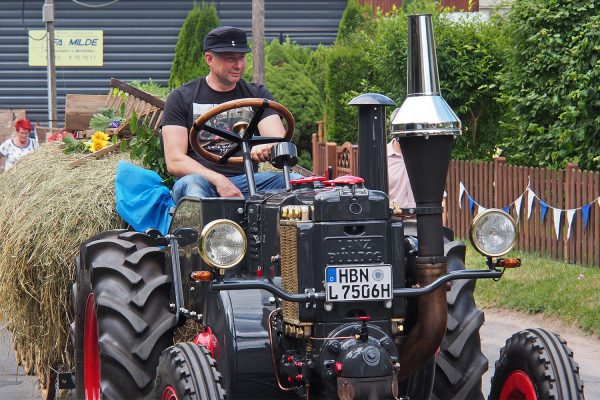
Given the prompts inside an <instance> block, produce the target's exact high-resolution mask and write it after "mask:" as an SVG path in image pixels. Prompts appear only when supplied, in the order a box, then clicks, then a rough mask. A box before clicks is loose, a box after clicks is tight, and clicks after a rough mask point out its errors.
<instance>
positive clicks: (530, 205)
mask: <svg viewBox="0 0 600 400" xmlns="http://www.w3.org/2000/svg"><path fill="white" fill-rule="evenodd" d="M534 199H535V193H533V190H531V189H527V220H528V221H529V217H531V209H532V208H533V200H534Z"/></svg>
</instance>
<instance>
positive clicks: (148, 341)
mask: <svg viewBox="0 0 600 400" xmlns="http://www.w3.org/2000/svg"><path fill="white" fill-rule="evenodd" d="M153 244H154V241H153V239H152V238H151V237H149V236H147V235H144V234H141V233H137V232H126V231H122V230H118V231H110V232H105V233H102V234H100V235H98V236H96V237H94V238H92V239H90V240H88V241H86V242H85V243H83V244H82V245H81V248H80V255H79V268H78V271H77V276H76V282H75V285H74V289H73V292H74V293H75V301H74V314H75V327H74V342H75V374H76V381H75V384H76V396H77V398H78V399H85V398H86V390H85V389H86V388H85V385H86V384H85V377H86V376H87V377H88V378H89V377H91V376H92V373H93V372H97V373H98V375H99V379H98V380H99V391H100V394H101V396H102V398H105V399H143V398H151V396H152V393H153V386H154V375H155V373H156V367H157V366H158V359H159V357H160V354H161V353H162V351H163V350H164V349H166V348H167V347H169V346H171V345H172V344H173V332H174V327H175V315H174V314H173V313H171V312H170V311H169V295H170V290H171V279H170V277H169V276H168V275H167V271H166V270H165V254H164V251H163V250H162V249H160V248H159V247H154V246H153ZM88 300H89V302H88ZM86 315H87V316H88V323H87V326H86ZM93 320H95V321H96V324H97V332H95V331H94V329H92V328H91V327H93V324H92V323H90V321H93ZM86 329H87V331H86ZM94 332H95V333H96V334H97V336H96V337H94ZM84 334H87V335H89V336H88V344H90V343H93V342H95V340H96V338H97V341H98V352H96V348H95V346H94V345H93V344H92V345H91V348H92V351H88V355H87V357H88V361H89V360H90V358H89V357H90V355H93V354H96V356H97V357H98V359H99V366H98V367H93V363H89V364H88V366H86V365H84V359H85V356H86V355H85V348H84V343H85V341H84ZM90 337H91V338H92V339H90ZM98 380H96V381H95V382H98ZM92 381H94V380H92ZM93 386H97V384H94V383H92V384H91V385H90V384H88V388H89V387H93Z"/></svg>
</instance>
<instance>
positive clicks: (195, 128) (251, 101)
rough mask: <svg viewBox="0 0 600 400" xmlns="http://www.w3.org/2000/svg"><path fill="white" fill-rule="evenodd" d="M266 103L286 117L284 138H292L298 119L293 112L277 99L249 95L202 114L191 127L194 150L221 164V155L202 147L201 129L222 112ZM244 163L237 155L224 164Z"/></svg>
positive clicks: (191, 140)
mask: <svg viewBox="0 0 600 400" xmlns="http://www.w3.org/2000/svg"><path fill="white" fill-rule="evenodd" d="M264 104H267V105H268V108H270V109H271V110H274V111H275V112H277V113H278V114H279V115H280V116H282V117H283V119H285V121H286V122H287V129H286V131H285V134H284V135H283V139H286V140H287V141H289V140H291V139H292V136H293V135H294V129H295V127H296V121H295V120H294V116H293V115H292V113H291V112H290V111H289V110H288V109H287V108H285V107H284V106H282V105H281V104H279V103H277V102H276V101H273V100H268V99H261V98H256V97H249V98H245V99H237V100H231V101H228V102H225V103H222V104H219V105H218V106H216V107H214V108H212V109H210V110H208V111H207V112H205V113H204V114H202V115H200V116H199V117H198V118H197V119H196V122H194V125H192V127H191V129H190V134H189V140H190V145H191V146H192V150H194V152H196V154H198V155H199V156H200V157H202V158H204V159H206V160H208V161H211V162H213V163H216V164H220V159H221V157H220V156H218V155H216V154H213V153H211V152H209V151H208V150H206V149H204V147H202V146H201V145H200V141H199V140H198V138H199V134H200V131H201V130H202V127H203V126H204V125H205V124H206V123H207V122H208V121H209V120H210V119H211V118H213V117H215V116H217V115H219V114H221V113H222V112H225V111H229V110H233V109H235V108H241V107H262V106H263V105H264ZM243 163H244V159H243V157H241V156H236V157H231V158H229V160H227V162H226V163H224V164H225V165H227V164H229V165H242V164H243Z"/></svg>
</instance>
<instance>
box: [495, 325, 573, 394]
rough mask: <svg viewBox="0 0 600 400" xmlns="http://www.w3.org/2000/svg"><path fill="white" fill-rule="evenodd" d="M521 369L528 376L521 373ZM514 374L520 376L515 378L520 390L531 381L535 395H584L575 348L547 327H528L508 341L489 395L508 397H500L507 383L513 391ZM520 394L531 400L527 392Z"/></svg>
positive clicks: (518, 391) (502, 352)
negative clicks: (573, 349)
mask: <svg viewBox="0 0 600 400" xmlns="http://www.w3.org/2000/svg"><path fill="white" fill-rule="evenodd" d="M518 371H520V372H521V373H524V374H525V376H523V375H521V376H520V377H519V376H518V375H519V372H518ZM513 373H515V375H512V374H513ZM511 376H513V377H515V376H516V377H517V379H516V380H513V382H512V383H516V386H517V387H516V388H515V391H516V392H517V393H523V392H521V389H523V388H525V387H526V386H527V383H531V384H532V385H533V388H534V389H535V398H536V399H544V400H546V399H548V400H552V399H554V400H562V399H570V400H575V399H583V398H584V396H583V383H582V382H581V379H580V378H579V365H577V363H576V362H575V360H574V359H573V352H572V351H571V349H569V348H568V347H567V343H566V342H565V341H564V340H562V339H561V338H560V336H558V335H557V334H555V333H553V332H549V331H547V330H544V329H540V328H537V329H525V330H523V331H520V332H517V333H515V334H514V335H512V336H511V337H510V338H509V339H508V340H507V341H506V345H505V346H504V347H503V348H502V349H501V350H500V358H499V359H498V361H496V370H495V372H494V376H493V377H492V388H491V391H490V397H489V398H490V399H492V400H496V399H501V398H509V397H505V396H502V397H501V394H503V393H502V389H503V388H505V386H506V389H507V390H508V391H510V389H509V386H511V382H510V379H509V377H511ZM527 381H528V382H527ZM531 397H533V396H531ZM518 398H524V399H526V400H529V397H526V396H525V397H518Z"/></svg>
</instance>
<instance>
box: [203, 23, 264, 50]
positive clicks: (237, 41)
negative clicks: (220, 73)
mask: <svg viewBox="0 0 600 400" xmlns="http://www.w3.org/2000/svg"><path fill="white" fill-rule="evenodd" d="M209 50H210V51H212V52H215V53H249V52H251V51H252V50H251V49H250V48H249V47H248V37H247V36H246V32H244V31H243V30H241V29H239V28H234V27H233V26H221V27H219V28H215V29H213V30H212V31H210V32H208V34H207V35H206V37H205V38H204V51H209Z"/></svg>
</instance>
